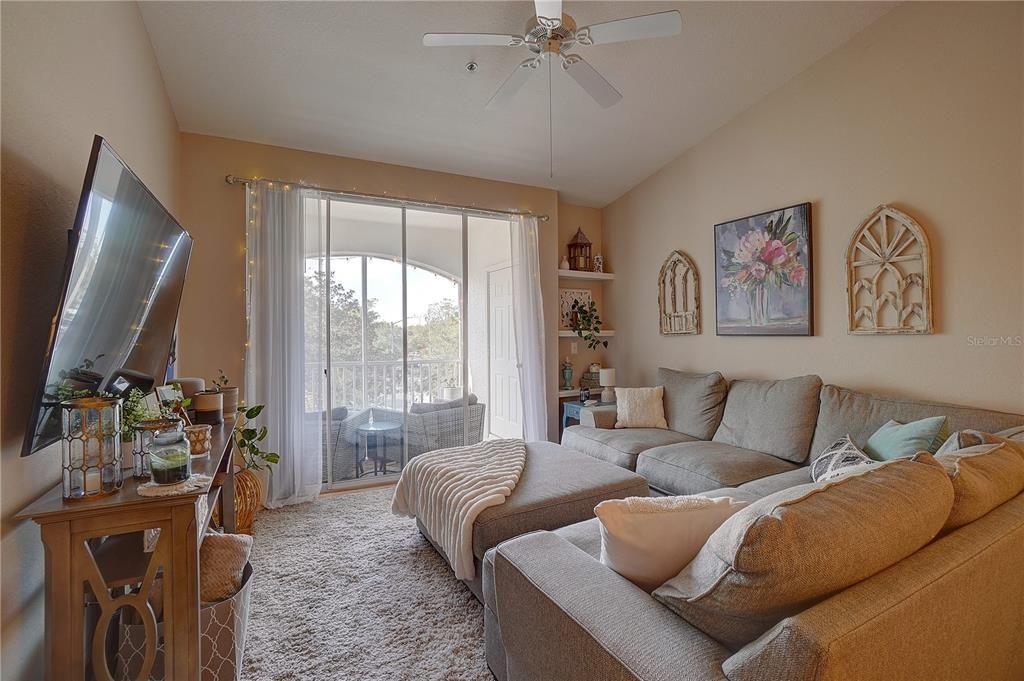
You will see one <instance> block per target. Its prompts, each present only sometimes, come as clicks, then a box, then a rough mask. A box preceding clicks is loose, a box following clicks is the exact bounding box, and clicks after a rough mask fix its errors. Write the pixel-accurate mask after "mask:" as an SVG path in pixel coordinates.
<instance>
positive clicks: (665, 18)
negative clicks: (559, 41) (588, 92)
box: [576, 10, 683, 45]
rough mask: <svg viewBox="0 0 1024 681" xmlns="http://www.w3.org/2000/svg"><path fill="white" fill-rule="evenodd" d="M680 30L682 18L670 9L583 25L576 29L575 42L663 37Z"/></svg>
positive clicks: (623, 40)
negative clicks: (668, 10)
mask: <svg viewBox="0 0 1024 681" xmlns="http://www.w3.org/2000/svg"><path fill="white" fill-rule="evenodd" d="M682 30H683V18H682V16H681V15H680V14H679V11H678V10H672V11H670V12H658V13H657V14H645V15H643V16H639V17H630V18H629V19H616V20H615V21H605V22H604V23H600V24H594V25H593V26H585V27H583V28H581V29H579V30H578V31H576V42H578V43H580V44H581V45H607V44H608V43H621V42H625V41H627V40H644V39H646V38H665V37H667V36H670V35H679V33H681V32H682Z"/></svg>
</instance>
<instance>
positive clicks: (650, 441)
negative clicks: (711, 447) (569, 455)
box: [562, 426, 695, 471]
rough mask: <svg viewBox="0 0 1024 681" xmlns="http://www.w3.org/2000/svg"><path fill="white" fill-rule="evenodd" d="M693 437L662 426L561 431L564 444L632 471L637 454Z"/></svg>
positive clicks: (581, 427)
mask: <svg viewBox="0 0 1024 681" xmlns="http://www.w3.org/2000/svg"><path fill="white" fill-rule="evenodd" d="M694 439H695V438H692V437H690V436H689V435H684V434H683V433H677V432H675V431H674V430H664V429H662V428H616V429H610V428H594V427H593V426H569V427H568V428H566V429H565V431H564V432H563V433H562V445H563V446H565V447H569V448H570V449H574V450H576V451H577V452H583V453H584V454H589V455H590V456H593V457H595V458H597V459H601V460H602V461H607V462H608V463H613V464H615V465H616V466H622V467H623V468H628V469H629V470H631V471H632V470H636V456H637V454H639V453H640V452H643V451H645V450H648V449H651V448H652V447H661V446H662V445H671V444H675V443H677V442H690V441H692V440H694Z"/></svg>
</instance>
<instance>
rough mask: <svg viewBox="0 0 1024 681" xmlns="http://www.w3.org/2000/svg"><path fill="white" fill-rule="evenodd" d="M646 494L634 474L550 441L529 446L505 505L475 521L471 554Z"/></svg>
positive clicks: (495, 507) (582, 517)
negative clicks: (607, 503)
mask: <svg viewBox="0 0 1024 681" xmlns="http://www.w3.org/2000/svg"><path fill="white" fill-rule="evenodd" d="M643 496H647V482H646V481H645V480H644V479H643V478H641V477H640V476H639V475H637V474H636V473H631V472H630V471H627V470H625V469H624V468H620V467H618V466H612V465H610V464H608V463H606V462H604V461H598V460H597V459H595V458H593V457H589V456H587V455H585V454H580V453H579V452H574V451H572V450H571V449H566V448H565V447H561V446H559V445H556V444H554V443H551V442H529V443H527V445H526V467H525V468H524V469H523V475H522V477H520V478H519V482H518V483H517V484H516V487H515V489H514V490H512V494H510V495H509V497H508V498H507V499H506V500H505V503H503V504H499V505H498V506H491V507H490V508H487V509H485V510H484V511H483V512H482V513H480V515H479V516H477V519H476V521H475V522H474V523H473V553H474V554H475V555H476V556H477V558H483V556H484V553H486V552H487V549H489V548H491V547H492V546H497V545H498V544H500V543H501V542H503V541H505V540H506V539H511V538H512V537H516V536H518V535H520V534H524V533H526V532H532V531H534V530H554V529H556V528H559V527H563V526H565V525H571V524H573V523H576V522H579V521H581V520H586V519H587V518H593V517H594V506H596V505H597V504H599V503H600V502H602V501H604V500H605V499H623V498H625V497H643Z"/></svg>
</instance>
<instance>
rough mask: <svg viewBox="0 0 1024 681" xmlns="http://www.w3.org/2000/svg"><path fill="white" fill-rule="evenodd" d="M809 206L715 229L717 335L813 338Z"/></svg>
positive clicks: (735, 221) (767, 214)
mask: <svg viewBox="0 0 1024 681" xmlns="http://www.w3.org/2000/svg"><path fill="white" fill-rule="evenodd" d="M812 282H813V278H812V276H811V204H809V203H801V204H798V205H796V206H789V207H787V208H780V209H778V210H773V211H769V212H767V213H759V214H757V215H751V216H750V217H746V218H740V219H739V220H732V221H730V222H724V223H722V224H720V225H715V304H716V313H717V322H718V325H717V327H718V328H717V330H718V335H719V336H810V335H813V334H814V309H813V306H814V290H813V286H812Z"/></svg>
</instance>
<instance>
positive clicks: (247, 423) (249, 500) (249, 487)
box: [231, 404, 281, 534]
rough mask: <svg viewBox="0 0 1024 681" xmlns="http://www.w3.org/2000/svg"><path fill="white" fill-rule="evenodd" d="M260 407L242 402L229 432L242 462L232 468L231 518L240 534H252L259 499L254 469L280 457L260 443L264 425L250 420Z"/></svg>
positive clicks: (260, 485) (259, 485)
mask: <svg viewBox="0 0 1024 681" xmlns="http://www.w3.org/2000/svg"><path fill="white" fill-rule="evenodd" d="M263 407H264V405H262V404H255V405H253V406H251V407H247V406H245V405H242V406H241V407H240V408H239V409H238V421H237V423H235V428H234V430H233V431H232V432H231V435H232V438H233V439H234V444H235V450H236V451H237V453H238V456H239V457H240V458H241V460H242V465H241V466H236V467H235V521H236V524H237V528H236V529H237V531H238V532H242V533H244V534H252V525H253V522H254V521H255V520H256V512H257V511H258V510H259V506H260V502H261V501H262V499H263V477H262V476H260V475H258V474H257V473H256V472H255V471H261V470H264V469H266V468H269V467H270V466H273V465H274V464H276V463H277V462H278V461H280V459H281V457H280V456H279V455H278V454H277V453H275V452H267V451H264V450H263V448H262V447H261V446H260V443H261V442H263V441H264V440H265V439H266V438H267V427H266V426H265V425H264V426H260V427H258V428H257V427H255V426H254V424H253V420H254V419H256V418H258V417H259V415H260V414H261V413H263Z"/></svg>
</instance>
